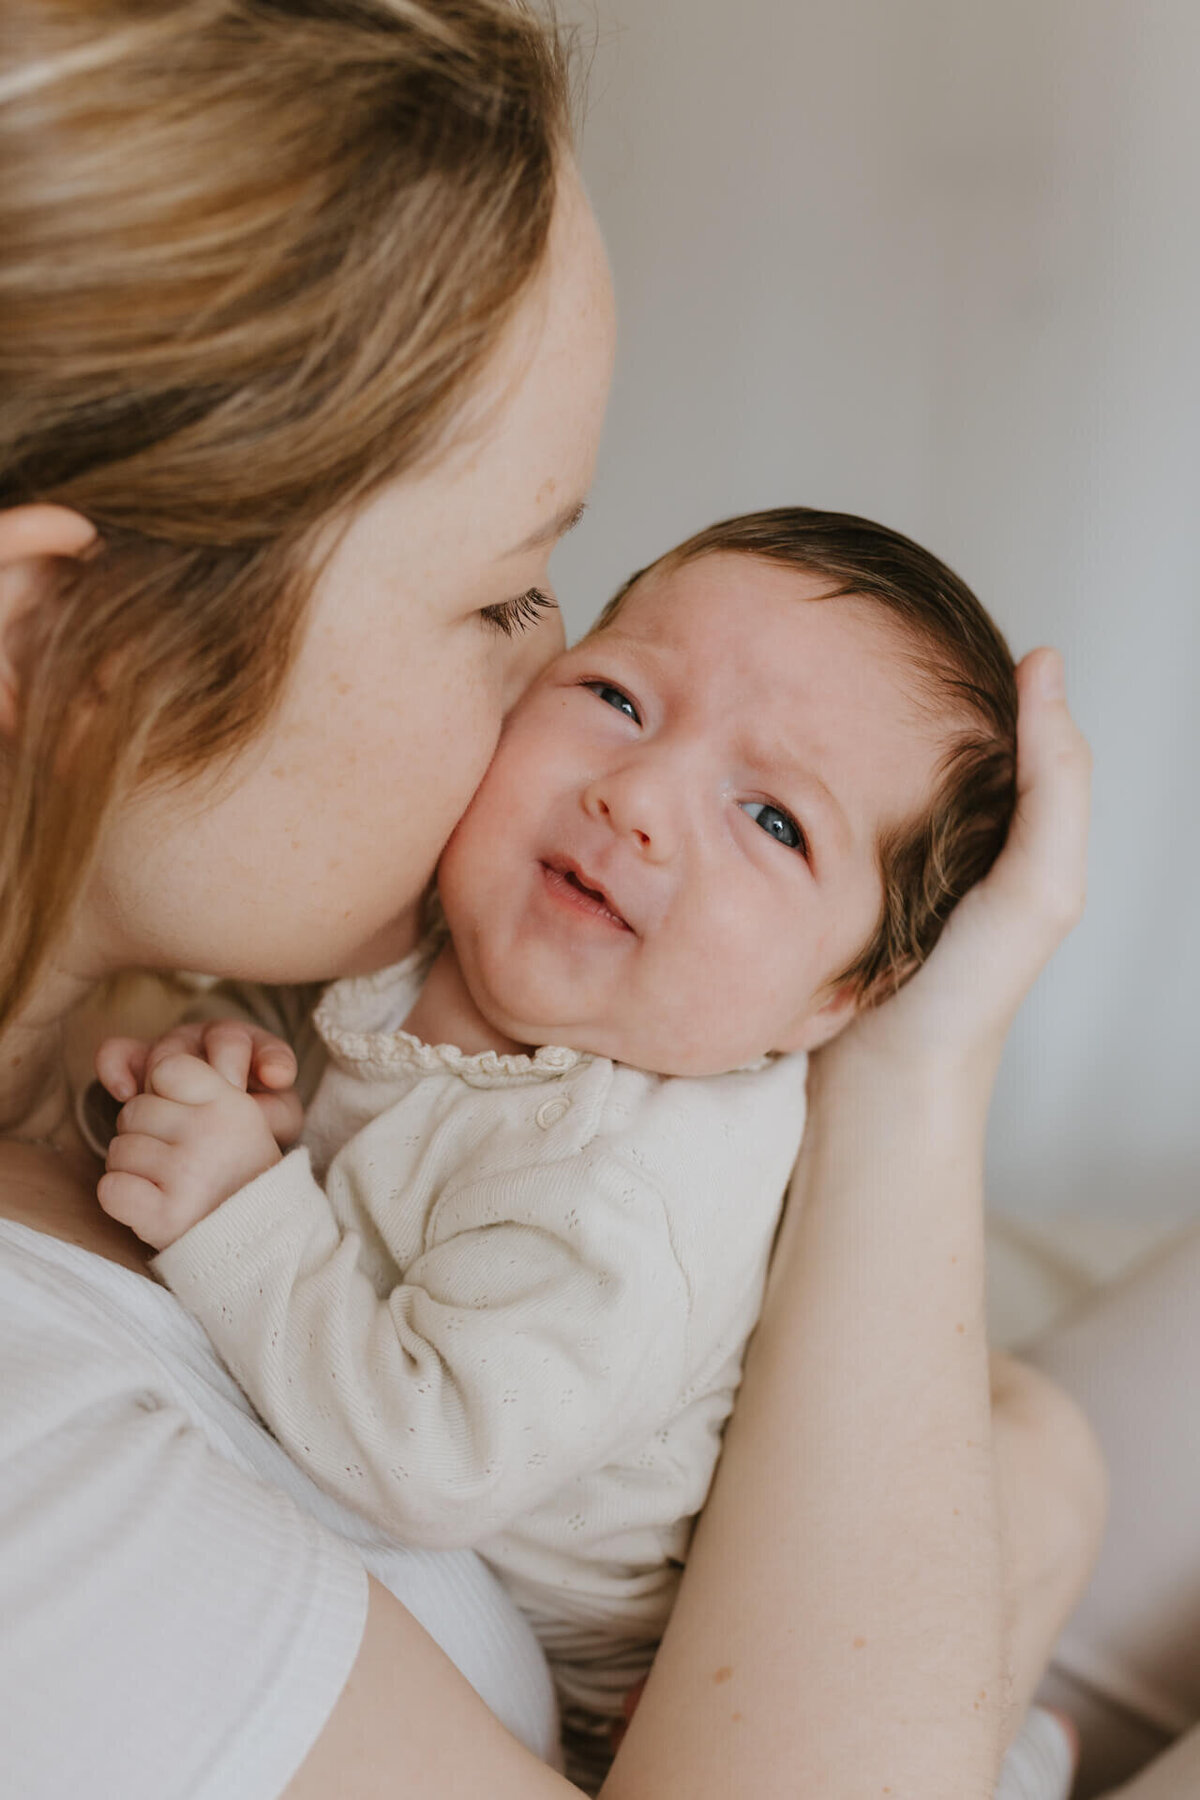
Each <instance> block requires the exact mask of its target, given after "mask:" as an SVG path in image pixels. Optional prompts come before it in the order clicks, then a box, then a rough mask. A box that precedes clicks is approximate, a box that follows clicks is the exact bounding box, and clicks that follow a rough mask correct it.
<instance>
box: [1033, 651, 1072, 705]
mask: <svg viewBox="0 0 1200 1800" xmlns="http://www.w3.org/2000/svg"><path fill="white" fill-rule="evenodd" d="M1039 685H1040V687H1041V691H1042V695H1043V698H1045V699H1046V700H1061V699H1062V697H1063V695H1064V694H1065V693H1066V691H1067V682H1066V675H1065V673H1064V671H1063V659H1062V657H1061V656H1060V655H1059V653H1058V651H1057V650H1051V651H1050V652H1049V654H1048V655H1046V656H1043V658H1042V668H1041V675H1040V678H1039Z"/></svg>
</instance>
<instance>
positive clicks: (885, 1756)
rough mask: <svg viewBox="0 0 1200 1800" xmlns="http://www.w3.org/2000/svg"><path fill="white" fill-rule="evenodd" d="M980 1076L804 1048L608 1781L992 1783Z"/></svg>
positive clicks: (996, 1616) (995, 1592) (628, 1791)
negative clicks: (690, 1530) (804, 1083)
mask: <svg viewBox="0 0 1200 1800" xmlns="http://www.w3.org/2000/svg"><path fill="white" fill-rule="evenodd" d="M989 1074H990V1071H989ZM989 1088H990V1079H988V1078H987V1076H986V1075H985V1076H981V1077H980V1078H979V1079H978V1080H971V1079H970V1078H969V1077H967V1076H964V1075H963V1074H962V1072H961V1071H960V1072H959V1073H958V1074H957V1075H955V1074H953V1073H943V1071H941V1070H936V1069H934V1068H933V1067H932V1066H929V1067H926V1068H918V1067H916V1066H915V1065H913V1066H910V1067H909V1069H908V1071H907V1072H906V1073H905V1074H902V1075H901V1074H898V1071H897V1069H896V1067H895V1066H894V1064H892V1063H890V1062H889V1063H888V1064H886V1065H883V1064H881V1065H880V1067H879V1069H878V1071H877V1072H876V1071H875V1070H873V1069H872V1068H871V1066H870V1058H869V1056H867V1057H863V1056H862V1055H860V1054H859V1052H858V1051H857V1050H856V1049H855V1048H854V1046H853V1045H852V1044H850V1043H847V1045H846V1046H845V1048H844V1049H843V1047H841V1046H835V1047H833V1048H832V1049H831V1050H830V1051H829V1052H827V1053H826V1055H825V1057H824V1058H823V1059H822V1060H821V1061H819V1062H818V1063H817V1064H816V1065H815V1066H814V1074H813V1102H814V1104H813V1107H812V1114H811V1124H810V1128H809V1133H808V1136H807V1138H806V1141H805V1146H804V1150H803V1152H802V1156H801V1161H800V1165H799V1167H798V1169H797V1175H796V1180H795V1182H794V1184H793V1194H792V1202H791V1204H790V1205H789V1208H788V1214H787V1217H786V1219H785V1224H784V1227H783V1231H782V1234H781V1238H780V1242H779V1246H778V1250H777V1254H776V1259H775V1263H774V1266H773V1271H772V1278H771V1283H770V1288H769V1291H768V1295H767V1300H766V1305H765V1308H764V1312H763V1317H762V1321H761V1324H760V1326H759V1329H758V1332H757V1334H756V1336H755V1339H754V1342H753V1344H752V1347H751V1352H750V1355H749V1358H748V1363H747V1373H746V1379H745V1382H744V1383H743V1387H742V1392H741V1395H740V1397H739V1400H738V1405H737V1408H736V1412H735V1415H734V1419H733V1421H732V1423H731V1426H730V1429H729V1433H728V1438H727V1443H726V1449H725V1452H724V1455H723V1458H722V1463H721V1467H720V1470H719V1472H718V1478H717V1481H716V1484H715V1486H714V1490H713V1493H712V1496H711V1498H710V1500H709V1503H708V1506H707V1508H706V1510H705V1514H704V1517H703V1519H702V1521H701V1524H700V1527H699V1529H698V1531H697V1534H696V1541H695V1546H694V1549H693V1552H692V1556H691V1559H690V1561H689V1566H688V1571H687V1575H686V1577H685V1580H684V1584H683V1590H682V1593H681V1597H680V1600H679V1603H678V1605H677V1607H676V1611H675V1615H674V1617H673V1619H672V1621H671V1624H670V1627H669V1629H668V1633H667V1638H666V1640H665V1642H664V1645H663V1648H662V1650H661V1652H660V1654H659V1657H658V1660H657V1661H656V1664H655V1669H654V1674H653V1676H652V1678H651V1681H650V1684H649V1686H648V1688H647V1691H646V1697H645V1699H644V1701H643V1703H642V1705H641V1707H640V1708H639V1711H638V1714H637V1717H636V1719H635V1721H634V1725H633V1728H632V1729H631V1731H630V1734H629V1737H628V1738H627V1740H626V1744H625V1747H624V1750H623V1752H622V1755H621V1757H620V1758H619V1759H618V1762H617V1764H616V1766H615V1768H614V1771H613V1774H612V1776H611V1778H610V1783H609V1785H608V1786H607V1787H606V1789H605V1794H606V1796H610V1797H611V1800H625V1796H634V1795H636V1796H638V1797H639V1800H641V1797H642V1796H650V1795H653V1796H654V1797H655V1800H665V1797H667V1796H671V1795H675V1794H678V1795H680V1796H682V1795H685V1794H686V1795H688V1796H690V1797H691V1800H697V1797H705V1796H709V1795H711V1796H712V1797H713V1800H717V1797H718V1796H720V1797H721V1800H724V1797H725V1796H727V1795H729V1794H731V1793H738V1794H745V1795H753V1796H755V1797H756V1800H768V1797H769V1796H774V1795H776V1794H779V1795H783V1794H786V1795H788V1796H789V1800H795V1797H796V1796H808V1795H812V1796H814V1800H815V1797H817V1796H820V1800H841V1797H842V1796H845V1797H846V1800H861V1797H862V1796H864V1795H874V1794H880V1795H882V1794H886V1793H889V1792H890V1793H892V1794H895V1795H897V1796H900V1795H919V1796H921V1800H937V1797H938V1796H943V1795H944V1796H945V1797H946V1800H975V1796H979V1797H980V1800H982V1797H983V1796H985V1795H990V1793H991V1791H992V1783H993V1781H994V1777H995V1771H996V1766H997V1763H998V1761H999V1754H1000V1752H999V1744H1000V1729H1001V1721H1002V1715H1003V1694H1002V1692H1001V1682H1000V1666H1001V1654H1000V1632H1001V1616H1000V1610H1001V1609H1000V1570H999V1546H998V1536H997V1521H996V1510H995V1493H994V1485H993V1477H992V1467H991V1456H990V1448H989V1431H990V1425H989V1405H988V1380H987V1362H986V1348H985V1342H984V1327H983V1245H982V1238H983V1232H982V1205H981V1169H982V1143H983V1124H984V1114H985V1110H986V1096H987V1092H988V1090H989ZM685 1718H686V1721H687V1726H686V1729H681V1725H680V1721H681V1719H685Z"/></svg>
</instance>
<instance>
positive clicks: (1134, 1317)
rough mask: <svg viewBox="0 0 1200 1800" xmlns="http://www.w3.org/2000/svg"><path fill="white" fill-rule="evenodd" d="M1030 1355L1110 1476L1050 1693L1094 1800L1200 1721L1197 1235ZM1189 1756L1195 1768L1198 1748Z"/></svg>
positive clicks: (1197, 1785)
mask: <svg viewBox="0 0 1200 1800" xmlns="http://www.w3.org/2000/svg"><path fill="white" fill-rule="evenodd" d="M1024 1354H1027V1355H1029V1356H1030V1358H1031V1359H1032V1360H1034V1361H1035V1362H1036V1363H1037V1365H1038V1367H1039V1368H1041V1369H1044V1370H1045V1371H1046V1372H1047V1373H1048V1374H1050V1375H1051V1376H1052V1377H1053V1379H1054V1380H1055V1381H1057V1382H1059V1383H1061V1384H1062V1386H1063V1387H1065V1388H1066V1389H1067V1390H1068V1391H1069V1392H1070V1393H1071V1394H1073V1395H1074V1396H1075V1398H1076V1399H1077V1400H1078V1401H1079V1402H1080V1404H1081V1405H1082V1406H1083V1407H1084V1408H1085V1409H1086V1411H1087V1413H1088V1416H1089V1418H1090V1419H1091V1421H1092V1423H1093V1425H1094V1426H1095V1428H1096V1432H1097V1435H1098V1436H1099V1439H1100V1442H1101V1444H1102V1446H1103V1449H1104V1454H1105V1460H1106V1462H1107V1464H1108V1468H1109V1478H1110V1482H1111V1518H1110V1524H1109V1530H1108V1533H1107V1536H1106V1538H1105V1542H1104V1548H1103V1551H1102V1553H1101V1556H1100V1560H1099V1563H1098V1565H1097V1568H1096V1573H1095V1576H1094V1578H1093V1580H1092V1583H1091V1586H1090V1587H1089V1589H1088V1591H1087V1594H1086V1596H1085V1598H1084V1600H1083V1603H1082V1605H1081V1606H1080V1608H1079V1610H1078V1612H1077V1613H1076V1614H1075V1616H1074V1617H1073V1618H1072V1620H1071V1623H1070V1625H1069V1627H1068V1629H1067V1631H1066V1632H1065V1633H1064V1635H1063V1639H1062V1642H1061V1643H1060V1645H1059V1647H1058V1650H1057V1652H1056V1655H1055V1667H1054V1670H1053V1671H1052V1674H1051V1678H1050V1681H1049V1682H1048V1684H1047V1686H1046V1689H1045V1693H1046V1696H1047V1703H1048V1704H1050V1705H1055V1706H1062V1707H1064V1709H1066V1710H1069V1711H1071V1712H1073V1714H1074V1716H1075V1717H1076V1719H1077V1722H1078V1724H1079V1727H1080V1731H1081V1734H1082V1737H1083V1769H1082V1780H1081V1785H1080V1790H1079V1791H1080V1794H1081V1796H1084V1795H1091V1794H1095V1793H1100V1792H1104V1791H1105V1790H1106V1789H1108V1788H1110V1787H1112V1786H1113V1785H1114V1784H1115V1783H1116V1782H1118V1781H1122V1780H1125V1779H1127V1778H1128V1776H1129V1775H1130V1774H1131V1773H1132V1772H1133V1770H1134V1769H1136V1768H1138V1767H1140V1766H1141V1765H1142V1764H1143V1763H1145V1762H1146V1761H1147V1760H1148V1758H1149V1757H1150V1756H1151V1755H1153V1754H1154V1752H1155V1750H1156V1748H1158V1747H1160V1746H1161V1745H1162V1744H1164V1743H1165V1742H1167V1741H1168V1740H1169V1739H1170V1738H1172V1737H1174V1736H1176V1735H1177V1734H1178V1733H1180V1732H1182V1731H1184V1730H1186V1729H1187V1728H1188V1727H1189V1726H1190V1725H1192V1724H1193V1723H1195V1722H1196V1721H1197V1720H1200V1402H1198V1400H1197V1390H1198V1376H1200V1230H1196V1229H1194V1228H1193V1229H1191V1230H1189V1231H1188V1232H1186V1233H1184V1234H1183V1235H1182V1236H1180V1237H1178V1238H1176V1239H1175V1240H1174V1241H1173V1242H1172V1243H1170V1244H1168V1245H1166V1246H1165V1247H1164V1249H1163V1250H1162V1251H1161V1252H1160V1253H1158V1254H1157V1255H1156V1256H1155V1257H1154V1258H1153V1259H1152V1260H1151V1261H1150V1262H1148V1263H1146V1264H1144V1265H1143V1266H1142V1268H1141V1269H1139V1270H1135V1271H1134V1272H1133V1273H1132V1274H1130V1275H1129V1276H1127V1277H1125V1278H1124V1279H1123V1280H1121V1281H1119V1282H1114V1283H1113V1284H1112V1285H1111V1286H1110V1287H1108V1288H1105V1289H1104V1290H1102V1292H1101V1293H1100V1294H1098V1295H1097V1297H1096V1298H1095V1300H1093V1301H1092V1302H1090V1303H1089V1305H1088V1306H1087V1307H1086V1308H1085V1309H1084V1310H1082V1311H1080V1312H1077V1313H1076V1314H1074V1315H1073V1317H1072V1318H1071V1319H1070V1320H1069V1321H1068V1322H1067V1323H1066V1324H1064V1325H1062V1326H1059V1327H1057V1328H1056V1329H1055V1330H1054V1331H1052V1332H1050V1333H1049V1334H1047V1336H1046V1337H1045V1338H1043V1339H1042V1340H1040V1341H1039V1343H1038V1344H1036V1345H1035V1346H1034V1347H1033V1348H1032V1350H1030V1351H1028V1352H1025V1353H1024ZM1188 1754H1189V1755H1191V1756H1193V1757H1194V1758H1195V1759H1196V1768H1197V1770H1200V1742H1197V1743H1193V1744H1192V1746H1191V1748H1190V1750H1189V1752H1188ZM1167 1779H1168V1775H1164V1776H1163V1777H1162V1780H1163V1781H1166V1780H1167ZM1142 1791H1143V1790H1142V1786H1141V1785H1140V1784H1139V1783H1134V1785H1133V1787H1132V1789H1131V1800H1132V1796H1134V1795H1136V1796H1137V1800H1141V1795H1142ZM1174 1791H1175V1790H1174V1789H1173V1788H1170V1787H1169V1786H1163V1787H1162V1788H1161V1792H1162V1793H1163V1794H1164V1796H1165V1795H1166V1794H1168V1793H1170V1794H1171V1795H1172V1797H1173V1796H1174ZM1145 1792H1146V1795H1147V1800H1149V1797H1150V1796H1151V1795H1153V1796H1154V1800H1157V1797H1158V1794H1159V1792H1160V1788H1159V1787H1158V1786H1155V1785H1154V1784H1153V1782H1152V1781H1151V1780H1150V1778H1149V1776H1147V1785H1146V1789H1145ZM1179 1792H1180V1795H1182V1794H1183V1793H1185V1792H1186V1793H1187V1794H1188V1795H1189V1796H1192V1795H1195V1794H1200V1775H1194V1776H1193V1778H1192V1784H1191V1786H1190V1787H1186V1788H1185V1787H1181V1788H1180V1789H1179Z"/></svg>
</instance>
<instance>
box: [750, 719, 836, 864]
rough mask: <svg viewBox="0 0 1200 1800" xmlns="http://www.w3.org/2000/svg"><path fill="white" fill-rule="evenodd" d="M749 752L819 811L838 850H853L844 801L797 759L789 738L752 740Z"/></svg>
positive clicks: (755, 761) (754, 760)
mask: <svg viewBox="0 0 1200 1800" xmlns="http://www.w3.org/2000/svg"><path fill="white" fill-rule="evenodd" d="M746 749H747V752H748V754H749V757H750V760H751V762H752V763H753V764H754V765H755V766H756V767H757V768H761V769H764V770H766V769H769V770H771V772H772V773H774V772H775V771H776V770H778V771H779V772H780V773H781V775H782V778H783V779H784V780H785V781H786V782H787V784H788V788H789V790H790V791H792V792H795V793H799V794H800V795H801V797H802V798H803V799H804V800H805V802H806V803H807V805H808V806H810V807H812V808H814V809H815V810H816V812H817V813H818V814H819V815H820V817H821V819H822V821H823V823H824V826H825V829H826V831H828V833H829V834H830V836H831V837H832V838H833V840H834V847H835V848H836V849H838V850H841V851H848V850H852V849H853V847H854V833H853V831H852V830H851V827H850V821H849V819H848V818H847V816H846V811H845V808H844V807H843V806H842V803H841V801H840V800H839V799H838V797H837V795H836V794H835V793H834V792H833V790H832V788H830V787H829V786H828V784H827V783H826V782H824V781H822V779H821V777H820V776H819V775H818V774H817V773H816V772H815V770H813V769H810V768H809V767H808V766H807V765H806V764H805V763H802V762H800V761H798V760H797V758H796V757H795V756H794V755H793V753H792V751H791V749H790V747H789V746H788V744H787V741H786V739H778V738H776V739H773V740H772V741H771V742H769V743H768V742H765V741H761V740H757V739H753V740H751V741H750V742H749V743H748V744H747V746H746Z"/></svg>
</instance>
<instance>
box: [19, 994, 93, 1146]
mask: <svg viewBox="0 0 1200 1800" xmlns="http://www.w3.org/2000/svg"><path fill="white" fill-rule="evenodd" d="M90 985H91V984H90V983H88V982H85V981H80V980H77V979H75V978H74V977H71V976H67V975H62V974H56V975H55V976H53V977H51V978H50V979H49V980H47V981H45V982H43V984H42V985H41V987H40V988H39V989H38V992H37V994H36V995H35V996H34V997H33V999H32V1000H31V1001H29V1002H28V1003H27V1004H26V1006H25V1007H24V1008H23V1009H22V1011H21V1013H20V1015H19V1016H18V1018H16V1019H15V1020H14V1021H13V1022H12V1023H11V1024H10V1025H9V1026H8V1028H7V1029H6V1030H5V1031H4V1033H3V1035H0V1136H3V1137H8V1138H17V1139H19V1140H20V1141H22V1142H24V1143H34V1144H45V1143H47V1142H51V1143H55V1144H60V1143H61V1142H62V1141H63V1140H64V1136H65V1135H66V1134H69V1132H70V1130H71V1128H72V1120H71V1101H70V1094H69V1092H68V1088H67V1079H66V1073H65V1070H64V1068H63V1055H62V1036H63V1025H64V1023H65V1021H66V1020H67V1018H68V1017H69V1016H70V1014H71V1013H72V1012H74V1010H75V1008H76V1007H77V1006H78V1005H79V1004H80V1002H81V1001H82V1000H83V999H84V997H85V996H86V994H87V992H88V989H89V987H90ZM76 1141H78V1140H76Z"/></svg>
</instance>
